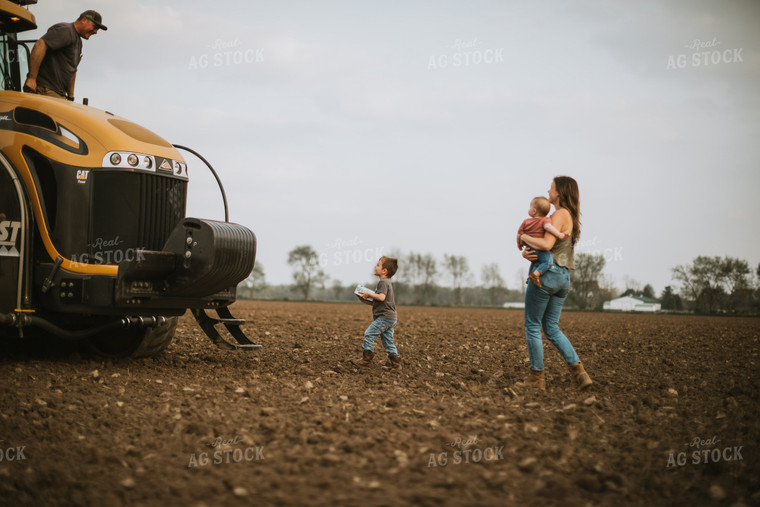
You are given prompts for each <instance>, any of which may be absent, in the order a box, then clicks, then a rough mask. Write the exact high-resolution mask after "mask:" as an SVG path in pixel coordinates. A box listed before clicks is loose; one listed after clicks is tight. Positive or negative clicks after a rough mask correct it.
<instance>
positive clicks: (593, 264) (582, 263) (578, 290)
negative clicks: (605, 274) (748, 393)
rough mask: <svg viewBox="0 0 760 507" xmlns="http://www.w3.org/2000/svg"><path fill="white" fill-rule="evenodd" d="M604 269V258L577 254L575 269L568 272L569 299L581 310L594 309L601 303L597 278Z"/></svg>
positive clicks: (599, 255)
mask: <svg viewBox="0 0 760 507" xmlns="http://www.w3.org/2000/svg"><path fill="white" fill-rule="evenodd" d="M602 269H604V256H603V255H601V254H598V255H593V254H589V253H579V254H578V255H576V256H575V269H573V270H571V271H570V296H569V299H570V300H571V301H572V302H573V303H574V304H576V305H577V306H578V307H579V308H581V309H587V308H595V307H596V306H598V305H600V304H601V303H602V301H601V299H602V298H601V291H600V287H599V277H600V275H601V273H602Z"/></svg>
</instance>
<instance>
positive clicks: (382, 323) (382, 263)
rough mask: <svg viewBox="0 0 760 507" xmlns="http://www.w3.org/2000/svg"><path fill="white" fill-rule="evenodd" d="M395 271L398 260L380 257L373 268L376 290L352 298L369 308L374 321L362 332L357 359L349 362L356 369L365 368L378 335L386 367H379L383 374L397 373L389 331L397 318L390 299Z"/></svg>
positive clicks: (398, 359) (398, 366) (398, 360)
mask: <svg viewBox="0 0 760 507" xmlns="http://www.w3.org/2000/svg"><path fill="white" fill-rule="evenodd" d="M397 270H398V259H394V258H393V257H386V256H383V257H380V260H378V261H377V265H375V276H379V277H380V280H379V281H378V282H377V289H375V292H372V291H370V290H363V291H360V292H359V293H358V294H357V295H356V297H358V298H359V301H361V302H362V303H364V304H367V305H372V318H373V319H375V320H374V321H373V322H372V324H370V325H369V327H368V328H367V330H366V331H365V332H364V343H363V344H362V357H361V359H352V360H351V362H352V363H354V364H355V365H357V366H365V367H366V366H369V365H370V363H372V358H374V357H375V352H374V349H375V339H376V338H377V337H378V336H380V341H381V342H382V344H383V348H385V351H386V352H387V353H388V360H389V362H390V364H389V365H387V366H383V370H385V371H390V370H394V371H399V370H401V356H400V355H399V353H398V350H396V346H395V345H394V344H393V328H395V327H396V322H397V321H398V316H397V314H396V301H395V300H394V298H393V284H392V283H391V277H392V276H393V275H395V274H396V271H397Z"/></svg>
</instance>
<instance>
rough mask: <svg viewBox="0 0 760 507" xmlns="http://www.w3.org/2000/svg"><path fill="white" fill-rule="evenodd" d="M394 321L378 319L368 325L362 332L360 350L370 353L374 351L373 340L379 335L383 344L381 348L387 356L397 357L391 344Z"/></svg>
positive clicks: (396, 351) (394, 347)
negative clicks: (362, 339)
mask: <svg viewBox="0 0 760 507" xmlns="http://www.w3.org/2000/svg"><path fill="white" fill-rule="evenodd" d="M396 322H397V321H395V320H391V319H384V318H382V317H378V318H377V319H375V320H374V321H373V322H372V324H370V325H369V327H368V328H367V330H366V331H365V332H364V343H363V344H362V349H364V350H369V351H370V352H371V351H373V350H374V349H375V338H377V337H378V335H380V342H381V343H382V344H383V348H384V349H385V351H386V352H387V353H388V355H389V356H394V355H395V356H397V355H398V350H396V346H395V345H394V344H393V328H394V327H396Z"/></svg>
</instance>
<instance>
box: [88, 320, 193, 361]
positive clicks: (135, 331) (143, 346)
mask: <svg viewBox="0 0 760 507" xmlns="http://www.w3.org/2000/svg"><path fill="white" fill-rule="evenodd" d="M167 321H168V322H167V323H166V324H164V325H163V326H160V327H148V328H127V329H117V330H115V331H109V332H107V333H104V334H102V335H98V336H95V337H93V338H89V339H87V340H86V343H87V347H88V349H89V350H90V351H91V352H93V353H94V354H96V355H98V356H100V357H107V358H122V357H135V358H139V357H153V356H157V355H159V354H160V353H161V352H163V351H164V350H166V348H167V347H168V346H169V344H170V343H171V341H172V338H174V333H175V331H176V330H177V322H178V321H179V317H168V318H167Z"/></svg>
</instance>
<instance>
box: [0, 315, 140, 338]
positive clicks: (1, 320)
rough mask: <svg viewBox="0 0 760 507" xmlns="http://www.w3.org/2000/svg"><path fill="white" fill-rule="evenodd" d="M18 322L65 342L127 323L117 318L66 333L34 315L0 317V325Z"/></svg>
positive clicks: (87, 336)
mask: <svg viewBox="0 0 760 507" xmlns="http://www.w3.org/2000/svg"><path fill="white" fill-rule="evenodd" d="M19 320H21V327H26V326H35V327H38V328H40V329H42V330H43V331H46V332H48V333H50V334H52V335H55V336H58V337H59V338H65V339H67V340H81V339H83V338H89V337H90V336H95V335H96V334H99V333H102V332H104V331H110V330H111V329H116V328H119V327H123V326H125V325H127V322H126V321H125V320H124V319H123V318H118V319H116V320H113V321H111V322H107V323H105V324H102V325H100V326H97V327H93V328H90V329H82V330H80V331H67V330H65V329H62V328H60V327H58V326H56V325H55V324H53V323H52V322H50V321H49V320H45V319H43V318H42V317H37V316H36V315H13V314H2V315H0V324H7V325H9V326H13V325H16V323H17V322H18V321H19Z"/></svg>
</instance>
